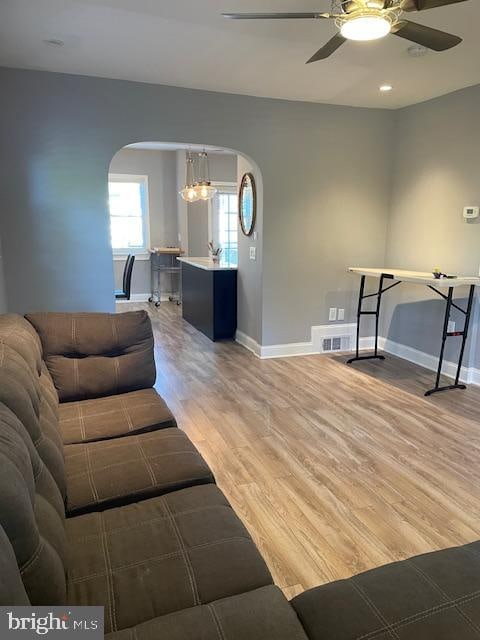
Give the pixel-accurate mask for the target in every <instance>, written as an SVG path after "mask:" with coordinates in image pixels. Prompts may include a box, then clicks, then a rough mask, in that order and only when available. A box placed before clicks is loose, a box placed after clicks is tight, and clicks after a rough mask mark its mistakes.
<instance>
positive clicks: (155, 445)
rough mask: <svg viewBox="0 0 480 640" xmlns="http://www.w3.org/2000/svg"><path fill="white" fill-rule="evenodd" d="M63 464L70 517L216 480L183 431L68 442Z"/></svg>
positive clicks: (165, 431)
mask: <svg viewBox="0 0 480 640" xmlns="http://www.w3.org/2000/svg"><path fill="white" fill-rule="evenodd" d="M65 468H66V474H67V494H68V501H67V509H68V514H69V515H76V514H79V513H87V512H89V511H100V510H103V509H108V508H111V507H114V506H117V505H119V504H128V503H130V502H137V501H138V500H144V499H145V498H150V497H152V496H157V495H161V494H163V493H167V492H170V491H176V490H178V489H183V488H185V487H190V486H194V485H197V484H207V483H212V482H214V478H213V474H212V472H211V471H210V469H209V467H208V465H207V463H206V462H205V460H204V459H203V458H202V456H201V455H200V454H199V453H198V451H197V449H196V448H195V447H194V445H193V444H192V443H191V441H190V440H189V439H188V437H187V435H186V434H185V433H184V432H183V431H180V429H162V430H160V431H154V432H152V433H142V434H140V435H137V436H130V437H128V438H115V439H113V440H102V441H100V442H87V443H85V444H71V445H68V446H67V447H66V448H65Z"/></svg>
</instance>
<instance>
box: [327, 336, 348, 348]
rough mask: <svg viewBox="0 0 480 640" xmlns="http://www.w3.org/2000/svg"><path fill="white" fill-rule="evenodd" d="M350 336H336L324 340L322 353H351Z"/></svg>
mask: <svg viewBox="0 0 480 640" xmlns="http://www.w3.org/2000/svg"><path fill="white" fill-rule="evenodd" d="M350 345H351V339H350V336H335V337H332V338H323V340H322V352H326V351H350V349H351V346H350Z"/></svg>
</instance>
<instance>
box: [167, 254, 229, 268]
mask: <svg viewBox="0 0 480 640" xmlns="http://www.w3.org/2000/svg"><path fill="white" fill-rule="evenodd" d="M177 260H178V261H179V262H184V263H185V264H189V265H191V266H192V267H198V268H199V269H204V270H205V271H237V267H236V266H233V265H231V264H230V263H228V262H225V261H220V262H213V260H212V259H211V258H190V257H189V258H177Z"/></svg>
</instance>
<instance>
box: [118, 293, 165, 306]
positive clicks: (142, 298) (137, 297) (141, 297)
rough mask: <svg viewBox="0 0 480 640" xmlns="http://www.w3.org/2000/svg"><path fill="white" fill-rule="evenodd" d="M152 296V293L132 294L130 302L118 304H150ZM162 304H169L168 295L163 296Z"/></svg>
mask: <svg viewBox="0 0 480 640" xmlns="http://www.w3.org/2000/svg"><path fill="white" fill-rule="evenodd" d="M151 295H152V294H151V293H132V294H131V295H130V300H117V302H118V303H120V304H121V303H122V302H123V303H124V302H148V299H149V298H150V296H151ZM160 302H168V295H163V296H162V297H161V299H160Z"/></svg>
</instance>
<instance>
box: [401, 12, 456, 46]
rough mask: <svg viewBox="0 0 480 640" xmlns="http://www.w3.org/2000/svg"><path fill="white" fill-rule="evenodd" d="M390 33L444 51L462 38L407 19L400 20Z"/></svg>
mask: <svg viewBox="0 0 480 640" xmlns="http://www.w3.org/2000/svg"><path fill="white" fill-rule="evenodd" d="M392 33H393V34H394V35H395V36H399V37H400V38H404V39H405V40H410V42H415V43H416V44H420V45H422V46H423V47H427V49H433V50H434V51H446V50H447V49H452V47H456V46H457V44H460V42H462V38H459V37H458V36H454V35H452V34H451V33H445V31H438V29H432V27H426V26H425V25H423V24H418V23H417V22H410V21H409V20H401V21H400V22H399V23H398V24H397V25H396V26H395V27H394V28H393V29H392Z"/></svg>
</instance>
